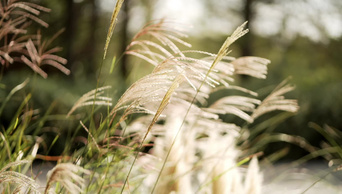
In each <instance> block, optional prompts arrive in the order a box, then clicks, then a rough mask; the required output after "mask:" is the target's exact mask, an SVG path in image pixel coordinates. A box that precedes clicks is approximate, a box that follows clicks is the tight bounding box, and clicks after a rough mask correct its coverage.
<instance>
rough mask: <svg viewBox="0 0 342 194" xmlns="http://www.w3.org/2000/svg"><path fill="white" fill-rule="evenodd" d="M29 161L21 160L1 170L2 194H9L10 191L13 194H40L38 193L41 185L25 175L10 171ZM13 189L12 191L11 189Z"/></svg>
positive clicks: (0, 189)
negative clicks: (26, 193)
mask: <svg viewBox="0 0 342 194" xmlns="http://www.w3.org/2000/svg"><path fill="white" fill-rule="evenodd" d="M29 162H31V161H29V160H19V161H16V162H11V163H9V164H7V165H6V166H4V167H3V168H2V169H1V170H0V192H1V193H8V192H10V190H11V191H12V193H22V192H24V191H30V192H32V193H40V192H39V191H38V189H39V185H38V184H37V183H36V181H35V180H33V179H32V178H30V177H28V176H26V175H25V174H22V173H19V172H16V171H13V170H10V169H11V168H14V167H16V166H19V165H22V164H26V163H29ZM9 188H11V189H9Z"/></svg>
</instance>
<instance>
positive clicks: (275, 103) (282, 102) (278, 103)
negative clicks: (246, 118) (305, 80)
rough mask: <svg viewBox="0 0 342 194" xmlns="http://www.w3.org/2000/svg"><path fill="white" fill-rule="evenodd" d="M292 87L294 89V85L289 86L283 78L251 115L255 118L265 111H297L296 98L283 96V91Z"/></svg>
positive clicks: (288, 90) (285, 91) (287, 90)
mask: <svg viewBox="0 0 342 194" xmlns="http://www.w3.org/2000/svg"><path fill="white" fill-rule="evenodd" d="M293 89H294V86H291V85H290V84H288V83H287V80H284V81H283V82H282V83H280V84H279V85H278V86H277V87H276V88H275V89H274V90H273V91H272V92H271V94H270V95H268V96H267V97H266V98H265V99H264V100H263V101H262V102H261V104H260V105H259V106H258V107H257V109H256V110H255V111H254V112H253V114H252V115H251V117H252V118H253V119H255V118H257V117H259V116H261V115H263V114H265V113H268V112H271V111H275V110H282V111H287V112H297V111H298V109H299V106H298V103H297V100H294V99H285V97H284V96H283V95H284V94H285V93H287V92H290V91H292V90H293Z"/></svg>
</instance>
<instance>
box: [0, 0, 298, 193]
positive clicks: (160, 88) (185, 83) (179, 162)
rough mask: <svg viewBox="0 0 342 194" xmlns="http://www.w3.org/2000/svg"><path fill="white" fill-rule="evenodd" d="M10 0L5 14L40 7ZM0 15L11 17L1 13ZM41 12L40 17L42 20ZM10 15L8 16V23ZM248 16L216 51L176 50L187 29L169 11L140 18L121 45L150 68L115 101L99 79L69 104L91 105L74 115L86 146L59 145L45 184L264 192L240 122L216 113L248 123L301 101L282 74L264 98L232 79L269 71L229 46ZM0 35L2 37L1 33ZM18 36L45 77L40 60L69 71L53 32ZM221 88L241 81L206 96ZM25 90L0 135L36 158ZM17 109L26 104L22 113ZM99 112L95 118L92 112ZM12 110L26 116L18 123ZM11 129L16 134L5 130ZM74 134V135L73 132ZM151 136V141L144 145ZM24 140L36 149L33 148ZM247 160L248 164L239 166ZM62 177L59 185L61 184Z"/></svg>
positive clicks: (26, 58)
mask: <svg viewBox="0 0 342 194" xmlns="http://www.w3.org/2000/svg"><path fill="white" fill-rule="evenodd" d="M14 2H15V1H8V3H7V4H5V7H6V6H7V9H4V10H7V11H8V13H7V12H6V13H7V16H6V17H10V16H9V15H10V11H12V10H11V9H12V8H10V7H11V5H12V7H18V8H24V9H25V10H26V11H28V12H30V13H31V14H33V15H37V14H39V12H37V10H42V11H43V10H44V9H43V8H42V7H40V6H36V5H35V4H26V3H24V4H23V5H20V6H19V5H17V4H15V3H14ZM122 3H123V0H122V1H120V0H119V1H117V4H116V7H115V9H114V11H113V15H112V19H111V23H110V27H109V30H108V34H107V38H106V42H105V47H104V57H103V58H105V57H106V54H107V48H108V45H109V41H110V39H111V35H112V33H113V30H114V27H115V23H116V18H117V15H118V12H119V10H120V8H121V6H122ZM1 5H2V4H1ZM2 6H3V5H2ZM34 10H36V11H34ZM12 13H13V12H12ZM5 15H6V14H5ZM19 18H21V17H19ZM28 18H31V17H28ZM33 18H34V17H33ZM26 19H27V18H21V19H18V24H16V23H14V24H11V25H12V27H13V28H15V29H17V30H14V31H10V30H9V29H11V28H10V27H8V29H7V31H4V33H5V32H8V33H12V34H14V36H13V37H16V36H17V35H22V34H24V33H25V32H26V31H25V30H24V28H26V25H24V24H25V21H26ZM31 19H32V18H31ZM34 21H36V20H34ZM3 22H10V20H6V19H3ZM37 22H39V23H41V21H40V20H37ZM6 25H7V26H10V23H9V24H6ZM245 25H246V23H244V24H242V25H241V26H239V27H238V28H237V29H236V30H235V31H234V32H233V33H232V35H231V36H229V37H228V38H227V39H226V41H225V42H224V43H223V45H222V46H221V48H220V49H219V51H218V53H217V54H214V53H208V52H205V51H197V50H185V51H184V50H181V49H180V48H179V46H178V45H182V46H185V47H188V48H190V47H191V44H189V43H188V42H186V41H185V40H183V39H184V38H185V37H187V35H186V34H185V33H184V32H183V31H181V30H179V29H178V28H177V27H174V26H172V25H170V24H169V23H167V22H166V21H165V20H160V21H158V22H155V23H149V24H148V25H146V26H145V27H144V28H143V29H142V30H141V31H139V32H138V33H137V35H136V36H135V37H134V38H133V40H132V41H131V43H130V44H129V45H128V46H127V48H126V51H125V54H127V55H131V56H135V57H138V58H140V59H142V60H144V61H147V62H148V63H150V64H152V65H153V66H154V69H153V71H152V72H151V73H150V74H148V75H146V76H144V77H143V78H141V79H139V80H138V81H136V82H135V83H133V84H132V85H131V86H130V87H129V88H128V89H127V90H126V92H125V93H124V94H123V95H122V96H121V98H120V99H119V100H118V101H117V102H116V103H115V104H114V103H113V100H112V99H111V98H109V97H108V96H105V95H104V91H106V90H107V89H109V88H110V86H105V87H97V88H96V89H94V90H92V91H90V92H88V93H86V94H84V95H83V96H82V97H81V98H80V99H79V100H78V101H76V102H75V103H74V106H73V107H72V108H71V109H70V111H69V113H67V114H66V117H68V118H70V117H71V115H72V114H73V113H74V112H75V111H76V110H77V109H78V110H79V111H84V109H82V107H84V106H89V105H92V106H93V109H92V110H91V113H90V114H88V115H87V117H85V118H79V117H73V119H75V118H76V119H77V120H80V121H79V123H80V125H79V126H78V128H77V129H76V131H77V130H79V129H80V128H83V129H84V130H85V131H86V132H87V133H88V139H87V138H83V139H82V140H83V141H82V142H84V145H85V146H83V147H82V148H80V149H76V150H74V151H73V152H71V151H70V150H71V145H69V144H67V145H66V146H65V152H64V153H70V156H68V157H57V158H58V159H57V161H58V164H57V165H56V166H55V168H53V169H52V170H51V171H50V172H49V173H48V179H47V185H46V187H45V193H47V192H49V191H50V190H51V188H52V187H53V184H55V183H58V184H60V186H62V187H63V188H65V189H66V191H67V192H71V193H75V192H82V191H87V192H97V193H100V192H112V193H113V192H114V193H115V192H121V193H123V192H126V191H127V192H141V193H146V192H151V193H153V192H155V193H194V192H200V193H201V192H203V193H241V192H242V193H256V194H258V193H261V185H262V174H261V173H260V171H259V167H258V159H257V157H256V155H252V154H250V155H248V156H243V154H242V151H241V148H239V146H237V142H238V140H241V138H242V139H243V138H245V139H247V138H248V136H247V137H241V136H242V131H243V130H242V129H243V127H244V126H239V125H237V124H234V123H225V122H224V121H222V120H221V119H220V116H221V115H231V116H232V117H237V118H241V119H242V120H244V121H245V122H246V123H253V122H254V120H255V119H257V118H259V117H260V116H261V115H263V114H265V113H268V112H271V111H274V110H282V111H288V112H296V111H297V110H298V105H297V101H296V100H288V99H285V97H284V96H283V95H284V94H285V93H287V92H289V91H291V90H292V89H293V87H292V86H290V85H288V84H286V83H285V82H284V83H282V84H280V86H279V87H278V88H276V89H275V90H274V91H273V92H272V93H271V94H270V95H269V96H268V97H266V98H265V99H264V100H261V99H258V98H257V93H255V92H253V91H250V90H248V89H246V88H242V87H239V86H238V85H235V83H234V80H235V76H238V75H241V74H243V75H248V76H251V77H254V78H258V79H265V78H266V74H267V65H268V64H269V63H270V61H269V60H267V59H264V58H260V57H241V58H235V57H231V56H228V54H229V53H230V52H231V50H230V46H231V44H233V43H234V42H235V41H237V40H238V39H239V38H241V37H242V36H243V35H245V34H246V33H247V32H248V30H247V29H245ZM8 33H7V34H8ZM3 37H4V38H5V39H4V42H6V43H7V40H6V36H3ZM151 37H152V39H151ZM54 38H55V37H53V38H52V40H53V39H54ZM15 40H17V39H13V40H12V42H9V44H5V47H3V48H4V49H3V50H1V51H2V53H0V54H1V56H2V58H1V59H2V60H6V61H7V62H4V63H6V64H11V63H12V62H13V61H14V60H11V59H12V58H11V57H10V54H11V52H9V50H8V48H10V47H13V48H14V47H15V46H14V45H16V44H14V43H19V41H17V42H16V41H15ZM20 40H21V41H20V44H17V45H16V47H15V48H16V50H15V52H19V53H20V52H21V54H22V55H21V57H20V60H21V62H24V63H26V64H27V65H28V66H30V67H31V68H32V69H33V70H34V71H35V72H37V73H38V74H40V75H41V76H42V77H44V78H46V77H47V75H46V73H45V72H44V71H43V70H42V69H41V68H40V67H41V66H42V65H44V64H48V65H52V66H54V67H56V68H57V69H59V70H61V71H62V72H64V73H66V74H68V73H69V70H67V69H66V68H64V66H63V65H64V64H65V63H66V60H65V59H63V58H61V57H58V56H56V55H54V54H53V53H55V52H56V51H58V50H59V49H58V48H53V49H50V50H47V49H46V48H47V46H48V45H49V44H50V42H51V41H42V40H41V36H40V34H39V33H38V35H37V36H36V37H35V38H34V39H32V38H28V37H27V38H26V36H25V38H22V39H20ZM13 41H14V42H13ZM6 49H7V50H6ZM13 52H14V50H13ZM194 56H196V57H194ZM99 79H100V78H99ZM97 81H98V84H99V80H97ZM23 85H25V84H23ZM21 88H22V85H20V87H19V86H18V88H15V90H14V92H15V91H17V90H19V89H21ZM217 90H228V91H229V90H233V91H236V90H237V91H240V92H242V94H241V95H234V96H225V97H223V98H221V99H218V100H217V101H216V102H214V103H212V104H210V105H209V104H208V98H209V97H210V95H211V94H212V93H213V92H215V91H217ZM10 95H11V94H10ZM10 95H9V96H10ZM28 100H29V96H28V97H27V99H26V101H25V102H23V105H22V106H21V107H20V108H19V110H18V113H17V115H16V116H15V119H14V120H13V122H12V124H11V126H10V127H9V128H8V129H7V130H5V133H0V135H1V138H2V139H3V140H4V143H2V144H1V145H2V146H4V147H6V149H4V150H5V151H2V152H1V153H2V155H5V154H8V155H9V156H10V157H9V158H10V159H9V162H11V161H13V160H14V158H19V159H22V158H25V157H36V158H37V146H39V142H41V141H39V142H38V141H35V142H34V141H32V142H30V143H31V144H30V143H27V142H25V143H23V141H22V140H23V136H24V130H25V129H26V128H27V127H28V125H29V124H30V118H32V117H33V115H34V113H35V112H34V111H33V110H29V109H28V108H27V110H25V111H26V112H25V111H23V110H24V107H25V106H26V104H27V101H28ZM95 105H104V106H107V114H106V115H100V116H99V117H97V116H98V115H96V109H95ZM26 107H27V106H26ZM1 110H2V108H1ZM22 112H25V113H24V114H26V113H30V114H28V115H26V116H25V117H24V116H21V117H20V114H21V113H22ZM133 114H135V115H134V116H133ZM95 117H97V118H99V119H98V120H97V121H95ZM18 118H21V119H22V120H24V119H26V120H25V122H24V121H23V122H20V123H19V125H18ZM131 119H132V121H131ZM45 120H46V118H43V119H42V120H41V121H39V122H38V124H37V125H35V126H37V129H42V125H43V123H44V121H45ZM88 124H89V127H88ZM17 134H18V137H20V138H19V140H18V139H17V138H9V137H10V135H17ZM75 134H76V133H75ZM34 138H35V137H34ZM56 138H58V137H56ZM56 138H55V140H56ZM75 139H76V137H71V138H70V140H71V141H73V140H75ZM55 140H54V141H53V142H55ZM89 140H91V141H92V142H93V144H90V143H89V142H90V141H89ZM13 142H14V143H13ZM13 145H14V146H13ZM11 146H13V147H11ZM147 146H150V147H152V149H150V150H149V151H145V150H144V149H145V147H147ZM13 150H15V151H13ZM27 150H32V154H28V151H27ZM47 150H48V149H47ZM23 153H24V154H23ZM253 154H255V153H253ZM11 155H13V156H14V155H15V157H12V156H11ZM248 162H250V163H249V166H248V167H247V171H246V172H244V169H245V168H243V166H244V165H246V164H247V163H248ZM151 166H152V168H151ZM1 172H2V171H1ZM77 172H80V173H83V174H86V175H87V177H88V175H89V178H87V180H86V179H85V178H83V177H81V176H79V175H78V174H77ZM18 176H19V175H18ZM20 176H21V175H20ZM0 181H1V179H0ZM32 184H34V183H33V182H32ZM58 184H57V186H56V188H55V190H56V191H58V190H60V191H61V192H62V191H65V190H63V189H61V188H60V187H59V186H58Z"/></svg>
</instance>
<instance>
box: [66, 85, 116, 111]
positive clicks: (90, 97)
mask: <svg viewBox="0 0 342 194" xmlns="http://www.w3.org/2000/svg"><path fill="white" fill-rule="evenodd" d="M109 88H111V87H110V86H104V87H101V88H97V89H94V90H91V91H89V92H87V93H86V94H84V95H83V96H82V97H81V98H80V99H78V100H77V102H75V104H74V106H73V107H72V108H71V110H70V111H69V112H68V114H67V117H68V116H70V115H71V114H72V113H73V112H74V111H75V110H76V109H77V108H79V107H82V106H89V105H94V104H95V105H105V106H112V99H111V98H109V97H105V96H101V95H102V94H103V93H104V91H105V90H107V89H109Z"/></svg>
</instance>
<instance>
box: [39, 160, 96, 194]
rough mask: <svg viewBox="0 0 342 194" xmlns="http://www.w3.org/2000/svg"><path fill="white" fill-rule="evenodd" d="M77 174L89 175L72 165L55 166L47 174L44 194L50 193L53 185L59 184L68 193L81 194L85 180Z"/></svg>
mask: <svg viewBox="0 0 342 194" xmlns="http://www.w3.org/2000/svg"><path fill="white" fill-rule="evenodd" d="M77 173H83V174H87V175H89V174H90V171H89V170H86V169H84V168H82V167H80V166H77V165H75V164H72V163H61V164H57V165H56V166H55V167H54V168H53V169H51V170H50V171H49V172H48V173H47V183H46V188H45V193H48V192H51V189H50V188H51V187H52V185H53V184H54V183H57V182H58V183H60V184H61V185H62V186H63V187H65V189H66V190H67V191H68V192H69V193H81V192H82V191H83V189H84V187H85V179H84V178H83V177H81V176H80V175H78V174H77Z"/></svg>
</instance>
